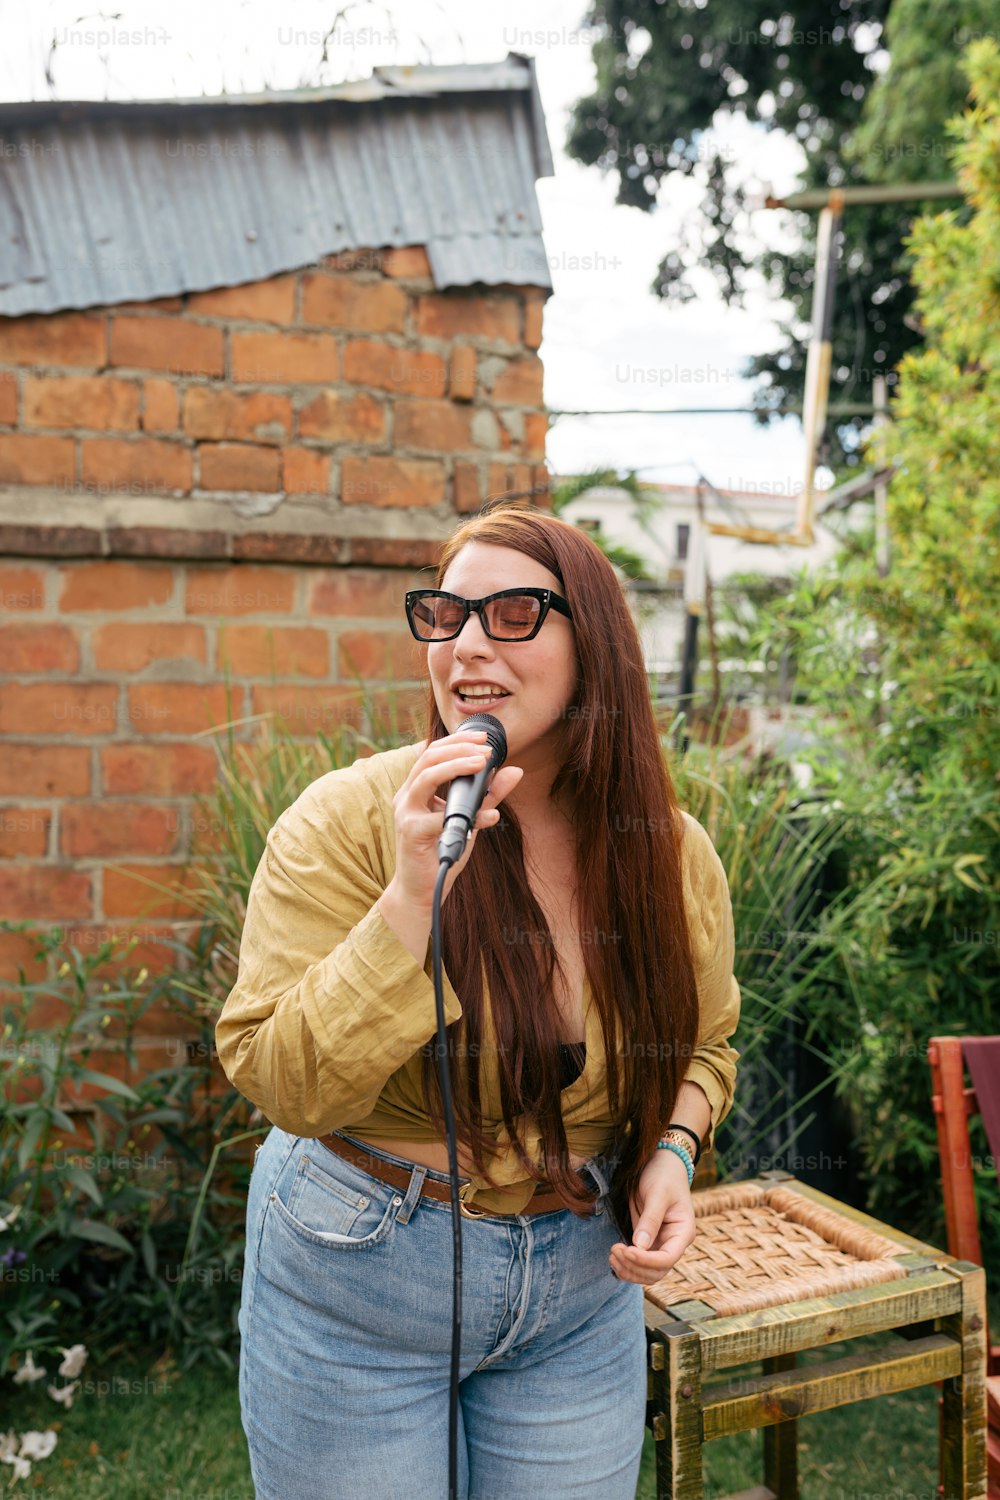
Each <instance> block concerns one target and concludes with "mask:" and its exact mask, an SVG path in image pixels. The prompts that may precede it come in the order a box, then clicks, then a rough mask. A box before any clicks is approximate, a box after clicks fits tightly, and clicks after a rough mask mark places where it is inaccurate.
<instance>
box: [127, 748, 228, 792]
mask: <svg viewBox="0 0 1000 1500" xmlns="http://www.w3.org/2000/svg"><path fill="white" fill-rule="evenodd" d="M217 770H218V764H217V759H216V754H215V751H214V750H213V749H211V748H210V747H209V746H207V745H173V744H162V745H133V744H128V745H106V746H104V748H103V749H102V750H101V785H102V787H103V788H104V792H105V794H106V795H108V796H117V797H122V796H124V797H137V796H149V797H179V796H186V795H188V794H189V793H192V792H208V791H210V790H211V789H212V787H213V786H214V785H215V782H216V779H217Z"/></svg>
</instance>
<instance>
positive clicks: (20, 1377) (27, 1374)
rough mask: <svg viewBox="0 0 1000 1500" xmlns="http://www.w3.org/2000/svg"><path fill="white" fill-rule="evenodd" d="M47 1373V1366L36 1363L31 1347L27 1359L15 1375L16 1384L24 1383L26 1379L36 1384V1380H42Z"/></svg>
mask: <svg viewBox="0 0 1000 1500" xmlns="http://www.w3.org/2000/svg"><path fill="white" fill-rule="evenodd" d="M45 1374H46V1370H45V1366H44V1365H36V1364H35V1361H34V1360H33V1359H32V1357H31V1350H30V1349H29V1350H28V1357H27V1359H26V1360H25V1361H24V1364H23V1365H22V1366H21V1368H20V1369H19V1370H18V1372H17V1374H16V1375H15V1376H14V1384H15V1385H24V1383H25V1381H30V1382H31V1384H32V1385H34V1383H35V1381H36V1380H41V1379H42V1378H43V1377H44V1375H45Z"/></svg>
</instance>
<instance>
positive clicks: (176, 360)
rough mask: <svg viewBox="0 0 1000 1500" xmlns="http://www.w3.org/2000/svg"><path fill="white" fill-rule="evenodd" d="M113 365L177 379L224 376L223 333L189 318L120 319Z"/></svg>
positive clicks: (114, 330)
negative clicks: (160, 371)
mask: <svg viewBox="0 0 1000 1500" xmlns="http://www.w3.org/2000/svg"><path fill="white" fill-rule="evenodd" d="M110 363H111V364H112V365H117V366H119V367H120V366H127V367H128V368H129V369H131V370H169V371H170V373H171V374H173V375H224V374H225V370H226V356H225V344H224V342H223V335H222V329H221V328H212V327H211V326H210V325H209V324H207V323H191V322H189V321H188V320H187V319H186V318H170V317H165V318H121V317H116V318H113V319H112V320H111V358H110Z"/></svg>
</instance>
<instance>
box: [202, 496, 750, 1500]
mask: <svg viewBox="0 0 1000 1500" xmlns="http://www.w3.org/2000/svg"><path fill="white" fill-rule="evenodd" d="M497 594H500V595H501V596H502V597H500V598H493V597H492V596H494V595H497ZM406 610H407V619H408V621H409V623H410V628H411V631H412V632H413V634H414V635H415V636H416V637H417V638H418V639H419V640H422V641H426V642H427V644H426V646H424V647H422V648H421V649H422V650H426V654H427V671H428V677H429V714H428V724H429V732H428V737H427V738H426V739H425V740H422V741H421V742H420V743H419V744H415V745H406V746H403V747H402V748H400V749H397V750H391V751H387V752H384V753H381V754H375V755H371V756H369V757H366V758H364V759H362V760H359V761H357V762H356V763H355V764H354V765H353V766H351V767H348V768H344V769H341V770H337V771H331V772H329V773H327V774H326V775H325V776H321V777H320V778H319V779H318V780H316V781H314V782H313V783H312V785H311V786H310V787H308V788H307V790H306V791H305V792H304V793H303V794H302V795H301V796H300V797H299V798H298V800H297V801H296V802H295V803H294V804H293V806H292V807H290V808H289V809H288V810H287V811H286V812H285V813H284V814H282V816H281V817H280V818H279V819H278V821H277V822H276V824H275V825H274V827H273V828H272V829H271V831H270V833H269V835H268V840H267V848H266V851H265V854H264V857H263V859H262V860H261V864H260V867H259V868H258V870H257V872H256V875H255V877H254V881H253V885H252V888H251V891H250V896H249V901H248V906H247V917H246V923H245V927H244V932H243V939H242V943H241V947H240V966H239V974H238V978H237V983H236V986H235V988H234V989H233V991H232V993H231V994H230V995H229V997H228V999H227V1001H226V1004H225V1007H224V1009H223V1011H222V1014H221V1016H220V1019H219V1022H218V1026H217V1041H218V1050H219V1056H220V1058H221V1061H222V1065H223V1067H224V1069H225V1071H226V1074H227V1075H228V1077H229V1078H230V1080H231V1081H232V1082H233V1083H234V1084H235V1085H236V1086H237V1087H238V1088H240V1089H241V1090H242V1092H243V1093H244V1094H245V1095H246V1096H247V1097H248V1098H250V1099H251V1100H253V1101H254V1102H255V1103H256V1104H258V1105H259V1106H260V1108H261V1110H262V1111H263V1113H264V1114H265V1116H266V1117H267V1118H268V1119H269V1120H270V1121H271V1122H272V1123H273V1125H274V1126H275V1128H274V1129H273V1130H272V1131H271V1132H270V1133H269V1135H268V1136H267V1138H266V1140H265V1142H264V1144H263V1146H262V1147H261V1148H260V1149H259V1151H258V1154H257V1158H256V1160H255V1163H254V1169H253V1173H252V1177H251V1183H250V1192H249V1198H248V1208H247V1247H246V1269H245V1274H244V1280H243V1296H242V1305H241V1309H240V1331H241V1334H242V1346H241V1355H240V1400H241V1408H242V1414H243V1425H244V1428H245V1431H246V1435H247V1440H248V1445H249V1449H250V1457H251V1465H252V1470H253V1477H254V1483H255V1486H256V1493H257V1497H258V1500H325V1497H331V1500H332V1497H340V1496H350V1497H351V1500H395V1497H403V1496H405V1497H406V1500H438V1497H440V1496H444V1495H446V1494H447V1464H448V1394H449V1374H450V1355H451V1295H452V1252H453V1232H452V1224H451V1206H450V1203H451V1193H450V1186H449V1175H448V1148H447V1140H446V1134H445V1129H444V1120H443V1113H442V1109H441V1098H440V1092H439V1088H438V1078H437V1063H436V1061H435V1056H434V1042H435V1036H436V1010H435V1001H434V987H433V983H432V980H431V977H430V976H431V973H432V963H431V953H430V929H431V905H432V896H433V890H434V884H435V878H436V876H437V871H438V860H437V840H438V836H439V834H440V832H441V828H442V824H443V810H444V801H443V797H442V794H443V793H446V792H447V786H448V784H449V783H450V782H451V781H453V780H454V778H455V777H456V776H462V775H468V774H469V773H470V772H472V771H474V770H475V769H476V768H477V767H478V766H480V765H482V764H483V763H484V751H483V748H482V747H483V744H484V736H483V735H482V734H481V733H479V734H477V733H474V732H471V731H468V730H461V729H460V728H459V726H460V725H461V724H462V722H463V721H464V720H465V719H466V718H467V717H469V716H470V715H471V714H473V713H475V712H478V711H486V712H488V713H491V714H493V715H495V716H496V718H498V719H499V720H500V722H501V723H502V724H503V726H504V730H505V732H506V736H507V746H508V754H507V760H506V762H505V764H504V765H503V767H502V768H501V769H500V770H499V771H498V772H496V774H495V775H494V777H493V779H492V782H491V785H490V789H489V791H488V793H487V796H486V798H485V801H484V803H483V807H482V810H481V811H480V813H479V815H478V818H477V820H476V825H475V829H474V831H473V833H472V836H471V838H470V839H469V842H468V845H467V848H466V850H465V851H464V853H463V855H462V858H461V859H460V860H459V861H458V862H457V863H456V864H455V865H454V867H453V868H452V869H451V871H450V872H449V875H448V877H447V879H446V882H445V885H444V888H443V900H442V908H441V920H442V954H443V968H444V998H445V1018H446V1022H447V1028H448V1030H447V1034H448V1040H449V1053H448V1056H449V1067H450V1069H451V1076H452V1092H453V1107H454V1111H455V1120H456V1134H457V1138H458V1161H459V1170H460V1173H461V1174H462V1186H461V1194H460V1197H461V1200H462V1212H463V1215H464V1216H465V1217H464V1219H463V1224H462V1247H463V1268H464V1276H463V1315H462V1363H461V1385H460V1400H461V1404H460V1417H461V1427H460V1432H459V1484H460V1492H461V1494H462V1495H463V1496H465V1495H468V1496H469V1497H486V1496H489V1497H490V1500H493V1497H495V1496H498V1495H503V1496H504V1497H505V1500H527V1497H532V1500H535V1497H537V1496H540V1495H545V1496H546V1497H549V1500H559V1497H567V1500H568V1497H570V1496H572V1497H573V1500H582V1497H594V1500H598V1497H599V1500H632V1497H633V1495H634V1493H635V1487H636V1481H637V1476H638V1471H639V1463H640V1457H641V1450H642V1441H643V1431H644V1420H645V1400H646V1371H645V1364H646V1359H645V1355H646V1342H645V1333H644V1325H643V1316H642V1302H643V1286H645V1285H649V1284H651V1283H653V1282H655V1281H657V1280H659V1279H660V1278H661V1277H662V1276H663V1275H664V1274H665V1273H666V1272H667V1271H668V1270H669V1268H670V1267H671V1266H672V1265H673V1264H674V1262H675V1261H676V1260H677V1258H678V1256H680V1255H681V1254H682V1253H683V1251H684V1250H685V1249H686V1247H687V1246H688V1245H689V1244H690V1243H691V1241H692V1239H693V1238H694V1230H695V1226H694V1214H693V1211H692V1206H691V1194H690V1177H691V1174H692V1170H693V1164H694V1161H695V1160H696V1159H697V1156H698V1154H699V1152H700V1149H701V1145H700V1143H701V1142H702V1141H703V1140H704V1139H705V1138H706V1136H707V1137H708V1139H709V1141H711V1140H712V1139H713V1138H714V1131H715V1127H716V1126H717V1125H718V1123H719V1121H720V1119H722V1118H723V1116H724V1115H725V1114H726V1112H727V1111H728V1110H729V1108H730V1107H731V1105H732V1099H733V1083H734V1079H735V1061H736V1058H737V1056H738V1054H737V1053H736V1052H735V1051H734V1050H733V1049H732V1048H731V1047H729V1046H728V1045H727V1041H726V1039H727V1037H728V1036H730V1035H731V1034H732V1032H733V1030H734V1029H735V1026H736V1021H737V1017H738V1011H739V991H738V988H737V985H736V981H735V979H734V977H733V974H732V964H733V952H734V935H733V922H732V908H731V904H730V900H729V892H728V888H727V885H726V878H725V874H724V872H723V869H722V865H721V862H720V860H719V858H718V855H717V854H716V852H715V850H714V849H713V847H712V844H711V841H710V840H709V838H708V835H707V834H706V833H705V832H704V830H703V829H702V828H701V827H700V825H699V824H698V823H697V822H696V821H695V820H694V819H693V818H691V817H690V816H689V815H688V814H686V813H681V812H680V811H679V810H678V807H677V803H676V798H675V795H674V792H673V789H672V786H671V783H670V779H669V775H668V773H667V771H666V768H665V766H664V762H663V756H662V751H661V747H660V743H659V739H658V736H657V733H656V728H655V723H654V718H653V713H652V709H651V705H650V701H649V694H648V688H647V681H646V675H645V669H644V665H643V659H642V654H641V650H640V645H639V640H638V636H637V633H636V630H635V627H634V624H633V621H632V618H631V615H630V614H629V611H628V608H627V606H626V603H625V599H624V596H623V594H622V590H621V587H620V585H619V583H618V580H617V578H616V575H615V572H614V570H613V568H612V566H611V564H610V563H609V562H608V560H607V558H606V557H605V556H604V554H603V553H602V552H601V550H600V549H599V548H598V547H597V546H596V545H595V544H594V543H593V542H592V541H591V540H590V538H589V537H587V536H586V535H585V534H584V533H583V532H581V531H578V530H577V529H576V528H574V527H572V526H570V525H567V524H566V523H565V522H563V521H560V520H558V519H557V518H555V517H553V516H551V515H549V514H548V513H539V512H529V511H526V510H520V509H516V510H515V509H503V508H501V509H496V510H494V511H492V512H490V513H485V514H482V515H480V516H478V517H476V518H474V519H472V520H470V521H468V522H466V523H465V524H464V525H462V526H461V527H460V528H459V529H458V530H457V532H456V533H455V534H454V535H453V536H452V537H451V538H450V540H449V541H448V543H447V544H446V546H445V548H444V550H443V553H442V557H441V560H440V563H439V566H438V570H437V579H436V583H435V589H434V590H416V591H414V592H412V593H410V594H408V595H407V600H406ZM501 808H502V811H501ZM480 833H482V834H483V838H482V839H481V840H480V838H479V834H480ZM667 1125H669V1126H670V1127H671V1128H670V1130H669V1132H666V1133H665V1127H666V1126H667Z"/></svg>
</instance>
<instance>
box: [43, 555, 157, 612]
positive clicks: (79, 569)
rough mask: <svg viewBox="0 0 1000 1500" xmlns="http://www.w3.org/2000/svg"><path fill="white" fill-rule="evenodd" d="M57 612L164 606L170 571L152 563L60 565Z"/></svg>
mask: <svg viewBox="0 0 1000 1500" xmlns="http://www.w3.org/2000/svg"><path fill="white" fill-rule="evenodd" d="M61 572H62V576H63V588H62V593H61V594H60V596H59V608H60V609H61V610H64V611H69V610H89V609H105V610H117V609H150V608H151V607H153V606H154V605H159V604H166V603H167V601H168V599H169V598H170V595H171V593H172V592H173V586H174V571H173V569H172V568H169V567H161V566H159V565H158V564H156V563H138V562H135V563H133V562H119V561H118V560H117V559H109V560H108V561H102V562H89V563H76V564H65V563H64V564H63V566H62V569H61Z"/></svg>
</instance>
